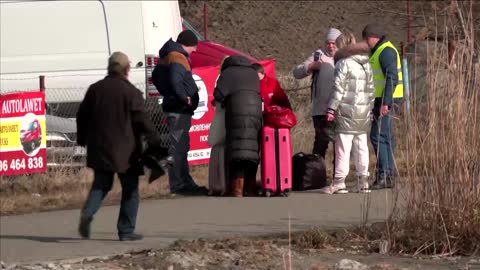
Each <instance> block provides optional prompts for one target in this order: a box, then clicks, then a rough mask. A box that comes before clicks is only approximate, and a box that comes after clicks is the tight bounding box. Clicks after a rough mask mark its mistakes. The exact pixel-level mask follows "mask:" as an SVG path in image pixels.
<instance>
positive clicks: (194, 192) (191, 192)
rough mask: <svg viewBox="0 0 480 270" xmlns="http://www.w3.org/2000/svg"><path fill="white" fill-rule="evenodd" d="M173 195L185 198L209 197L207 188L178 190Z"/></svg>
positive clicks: (197, 187)
mask: <svg viewBox="0 0 480 270" xmlns="http://www.w3.org/2000/svg"><path fill="white" fill-rule="evenodd" d="M172 193H173V194H177V195H183V196H207V195H208V189H207V188H206V187H199V186H195V187H188V188H182V189H180V190H176V191H173V192H172Z"/></svg>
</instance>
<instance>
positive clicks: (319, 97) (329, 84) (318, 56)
mask: <svg viewBox="0 0 480 270" xmlns="http://www.w3.org/2000/svg"><path fill="white" fill-rule="evenodd" d="M341 34H342V33H341V32H340V30H338V29H336V28H330V29H329V30H328V31H327V33H326V35H325V44H324V45H325V48H318V49H317V50H316V51H315V52H313V53H312V55H311V56H310V57H308V58H307V59H306V60H305V61H304V62H303V63H302V64H299V65H298V66H296V67H295V68H294V69H293V76H294V77H295V78H296V79H303V78H305V77H308V76H312V85H311V102H312V118H313V127H314V129H315V141H314V143H313V150H312V153H313V154H318V155H320V156H321V157H323V158H325V154H326V152H327V149H328V144H329V142H330V141H331V139H332V138H331V136H330V132H329V130H330V128H331V122H328V121H327V119H326V115H327V109H328V102H329V100H330V95H331V94H332V91H333V89H334V87H333V74H334V70H335V67H334V64H333V56H334V55H335V52H336V51H337V46H336V44H335V41H336V40H337V38H338V37H339V36H340V35H341Z"/></svg>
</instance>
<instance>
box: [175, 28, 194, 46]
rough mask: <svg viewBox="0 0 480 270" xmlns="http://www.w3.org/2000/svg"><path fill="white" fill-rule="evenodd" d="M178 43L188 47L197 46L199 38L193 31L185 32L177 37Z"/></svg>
mask: <svg viewBox="0 0 480 270" xmlns="http://www.w3.org/2000/svg"><path fill="white" fill-rule="evenodd" d="M177 43H180V44H182V45H184V46H187V47H193V46H197V44H198V38H197V36H196V35H195V33H193V32H192V30H184V31H182V32H181V33H180V34H178V37H177Z"/></svg>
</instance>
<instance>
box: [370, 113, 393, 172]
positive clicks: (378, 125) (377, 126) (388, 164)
mask: <svg viewBox="0 0 480 270" xmlns="http://www.w3.org/2000/svg"><path fill="white" fill-rule="evenodd" d="M379 111H380V110H379V109H377V110H374V118H373V121H372V130H371V132H370V141H371V143H372V146H373V149H374V151H375V155H376V156H377V165H376V179H377V180H379V181H383V180H384V179H386V178H389V177H393V176H394V173H395V161H394V157H393V152H394V149H395V140H394V137H393V112H392V111H390V112H389V113H388V114H386V115H384V116H380V115H379Z"/></svg>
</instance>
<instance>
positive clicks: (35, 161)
mask: <svg viewBox="0 0 480 270" xmlns="http://www.w3.org/2000/svg"><path fill="white" fill-rule="evenodd" d="M43 163H44V160H43V157H31V158H17V159H12V160H0V172H6V171H8V170H12V171H24V170H25V169H29V170H31V169H41V168H43V165H44V164H43Z"/></svg>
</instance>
